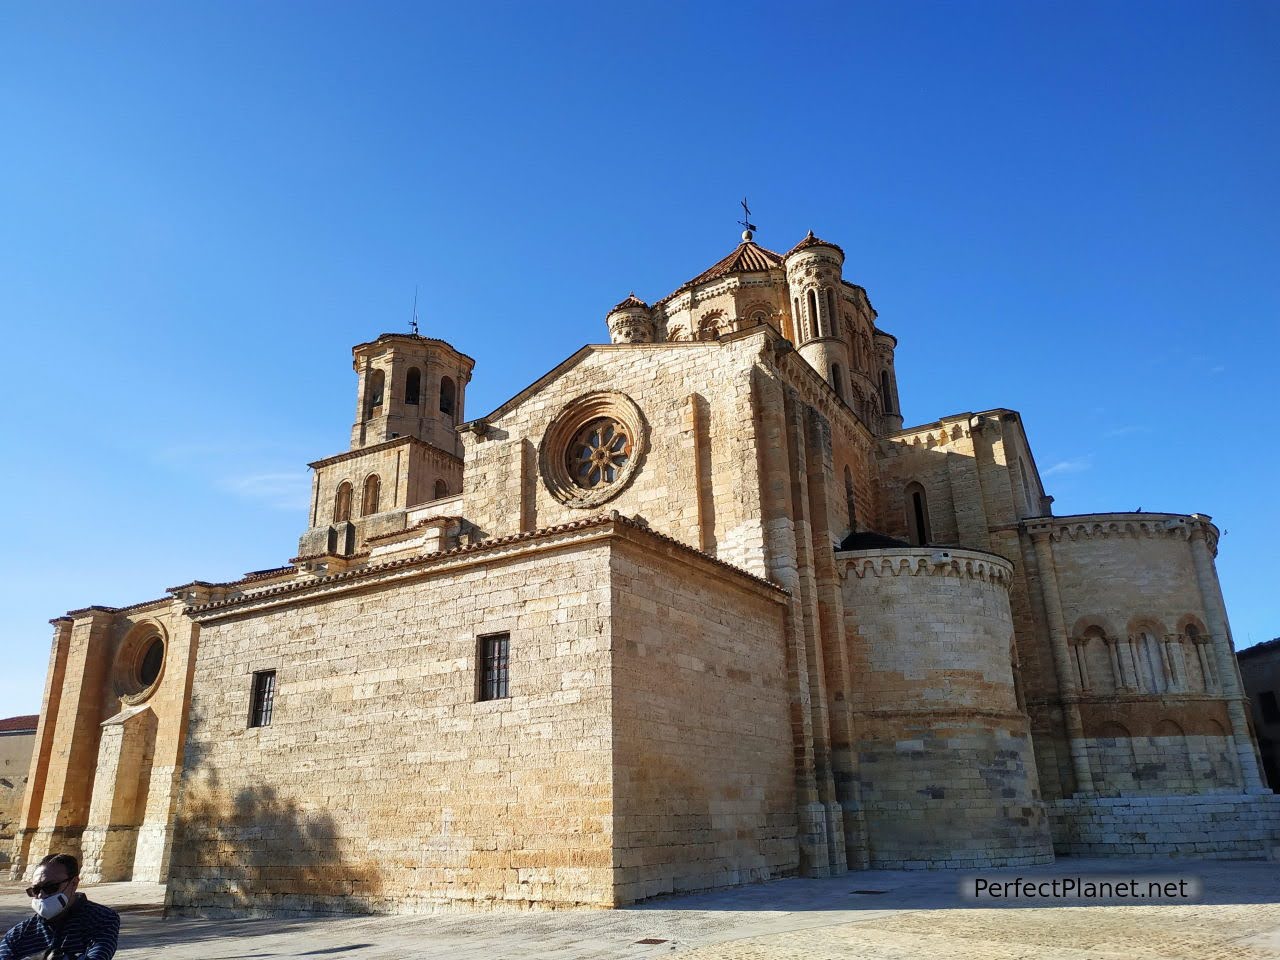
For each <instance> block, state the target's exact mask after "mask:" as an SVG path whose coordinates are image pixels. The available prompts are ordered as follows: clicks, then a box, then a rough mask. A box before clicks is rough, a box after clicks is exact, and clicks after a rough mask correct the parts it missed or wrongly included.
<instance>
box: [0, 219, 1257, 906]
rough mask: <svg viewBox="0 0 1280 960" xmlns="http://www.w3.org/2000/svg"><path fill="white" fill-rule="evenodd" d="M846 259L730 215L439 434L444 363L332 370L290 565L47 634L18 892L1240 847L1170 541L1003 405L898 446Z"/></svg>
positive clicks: (605, 879) (1251, 770)
mask: <svg viewBox="0 0 1280 960" xmlns="http://www.w3.org/2000/svg"><path fill="white" fill-rule="evenodd" d="M844 269H845V258H844V253H843V251H841V249H840V248H839V247H837V246H836V245H834V244H831V243H827V242H825V241H823V240H820V239H818V238H816V237H814V236H813V235H812V234H810V235H809V236H808V237H806V238H804V239H803V240H802V241H801V242H800V243H799V244H797V245H796V246H795V247H794V248H793V249H792V250H790V251H789V252H787V253H786V254H780V253H775V252H773V251H770V250H767V249H765V248H763V247H760V246H759V245H757V244H755V243H754V241H753V240H752V238H751V237H750V235H746V236H744V239H743V242H742V243H741V244H739V245H738V247H737V248H735V249H734V250H733V251H731V252H730V254H729V255H728V256H726V257H725V258H723V259H722V260H721V261H719V262H718V263H716V264H714V265H713V266H712V267H711V268H709V269H708V270H706V271H704V272H703V273H701V274H699V275H698V276H697V277H695V278H694V279H693V280H691V281H689V282H688V283H686V284H684V285H682V286H681V287H679V288H678V289H677V290H676V291H674V292H673V293H672V294H670V295H669V296H667V297H664V298H662V299H660V300H658V301H657V302H656V303H654V304H653V305H652V306H650V305H649V304H648V303H646V302H645V301H643V300H641V299H640V298H638V297H636V296H635V295H634V294H633V295H631V296H629V297H628V298H627V299H625V300H624V301H622V302H621V303H619V304H618V305H617V306H615V307H614V308H613V309H612V310H610V311H609V312H608V313H607V315H606V325H607V327H608V330H609V332H610V338H611V341H612V342H610V343H607V344H598V345H590V346H586V347H583V348H582V349H580V350H578V351H577V352H576V353H574V354H573V355H571V356H570V357H568V358H567V359H566V360H565V361H563V362H562V363H561V364H559V365H558V366H557V367H556V368H555V369H553V370H551V371H549V372H548V373H547V374H546V375H544V376H543V377H541V378H540V379H538V380H537V381H535V382H534V383H532V384H530V385H529V386H527V387H525V388H524V389H522V390H520V391H519V392H518V393H516V394H515V396H513V397H512V399H510V400H509V401H507V402H506V403H504V404H502V405H501V406H500V407H498V408H497V409H496V410H494V411H492V412H490V413H489V414H487V415H485V416H484V417H480V418H476V419H471V420H466V419H465V418H464V400H465V396H464V395H465V388H466V385H467V383H468V382H469V381H470V378H471V372H472V366H473V361H472V360H471V359H470V358H469V357H466V356H464V355H463V354H461V353H459V352H458V351H456V350H455V349H454V348H453V347H451V346H450V345H449V344H447V343H445V342H444V341H442V340H436V339H431V338H427V337H420V336H418V335H416V334H384V335H382V336H380V337H378V338H377V339H375V340H373V341H370V342H368V343H363V344H360V345H359V346H357V347H356V348H354V351H353V359H354V366H355V370H356V372H357V375H358V376H357V391H356V392H357V403H356V411H357V414H356V422H355V424H354V425H353V428H352V435H351V436H352V440H351V447H350V449H348V450H347V451H344V452H341V453H338V454H336V455H334V456H330V457H327V458H325V459H322V460H318V461H316V462H314V463H313V464H311V466H312V468H313V470H314V478H315V479H314V484H313V495H312V501H311V507H310V514H309V519H308V527H307V529H306V530H305V531H304V532H303V534H302V536H301V538H300V542H299V548H298V555H297V556H296V557H295V558H294V559H293V560H291V561H290V562H289V563H288V564H287V565H284V566H281V567H279V568H275V569H272V570H264V571H257V572H255V573H252V574H249V575H246V576H245V577H244V578H242V579H240V580H237V581H234V582H229V583H206V582H200V581H197V582H194V583H189V584H184V585H180V586H177V587H172V588H169V590H168V591H167V592H166V596H165V597H164V598H162V599H159V600H155V601H150V602H147V603H143V604H139V605H136V606H133V607H128V608H123V609H112V608H104V607H90V608H85V609H82V610H76V611H73V612H71V613H69V614H67V615H66V616H65V617H61V618H58V619H57V620H55V621H54V627H55V638H54V646H53V651H52V658H51V662H50V670H49V680H48V685H47V688H46V695H45V704H44V710H43V713H42V719H41V723H40V727H39V730H38V732H37V735H36V743H35V749H34V753H33V759H32V764H31V789H30V790H29V791H28V795H27V798H26V800H25V801H24V805H23V809H22V811H21V814H20V817H19V822H18V831H17V835H16V837H15V839H14V842H13V858H14V861H15V864H14V868H13V869H14V872H15V874H20V873H23V872H27V871H29V870H30V868H31V864H32V863H33V862H35V860H36V859H38V857H39V856H40V855H42V854H43V853H45V852H47V851H49V850H52V849H55V848H56V849H66V850H69V851H70V852H73V853H79V854H81V855H82V856H83V858H84V860H85V865H86V866H85V869H86V874H87V875H88V876H89V877H91V878H96V879H130V878H133V879H157V880H158V879H164V880H167V881H168V883H169V902H170V905H171V907H173V908H174V909H177V910H183V911H204V912H210V911H212V912H245V911H265V912H282V911H283V912H307V911H379V912H397V911H399V912H406V911H415V910H425V909H431V908H434V907H436V906H438V905H442V904H450V903H471V904H484V903H495V902H501V903H514V904H522V905H530V904H540V905H573V904H582V905H591V906H615V905H619V904H625V903H631V902H634V901H636V900H641V899H644V898H647V897H651V896H654V895H657V894H662V893H671V892H679V891H688V890H699V889H707V888H713V887H719V886H725V885H730V884H736V883H744V882H749V881H752V880H758V879H765V878H770V877H777V876H785V875H788V874H795V873H800V874H803V875H808V876H824V875H829V874H834V873H840V872H843V871H845V870H849V869H858V868H861V867H866V866H877V867H906V868H915V867H961V868H977V867H983V866H993V865H1021V864H1033V863H1043V862H1046V861H1049V860H1051V859H1052V857H1053V855H1054V852H1055V850H1056V851H1057V852H1059V853H1071V852H1091V853H1107V852H1115V853H1120V852H1126V853H1131V852H1133V851H1134V850H1136V849H1138V848H1139V845H1141V852H1172V853H1187V854H1193V853H1194V854H1196V855H1201V854H1205V853H1210V854H1214V855H1223V856H1227V855H1230V856H1263V855H1266V854H1267V853H1268V852H1269V850H1270V848H1271V846H1273V845H1274V844H1275V842H1276V841H1277V829H1278V828H1277V824H1276V819H1275V817H1274V816H1273V815H1272V811H1271V808H1270V807H1268V806H1266V802H1267V801H1266V800H1265V796H1264V795H1266V796H1269V794H1267V792H1266V788H1265V787H1264V785H1263V782H1262V779H1261V777H1260V774H1259V770H1258V763H1257V756H1256V748H1255V746H1254V741H1253V738H1252V735H1251V733H1250V730H1249V725H1248V720H1247V717H1246V713H1245V707H1246V702H1245V700H1244V696H1243V691H1242V689H1241V685H1240V679H1239V675H1238V673H1237V672H1236V669H1235V662H1234V658H1233V656H1232V646H1231V636H1230V627H1229V625H1228V622H1227V618H1226V612H1225V610H1224V608H1223V605H1222V599H1221V594H1220V592H1219V590H1218V582H1217V576H1216V573H1215V571H1214V568H1213V557H1214V554H1215V553H1216V549H1217V530H1216V529H1215V528H1214V527H1213V525H1212V524H1211V523H1210V522H1209V518H1208V517H1204V516H1201V515H1197V514H1192V515H1172V514H1097V515H1090V516H1077V517H1054V516H1052V514H1051V504H1052V497H1050V496H1048V495H1047V494H1046V492H1045V490H1044V488H1043V486H1042V484H1041V481H1040V477H1039V475H1038V473H1037V471H1036V466H1035V460H1034V458H1033V456H1032V454H1031V450H1030V445H1029V442H1028V439H1027V435H1026V432H1025V430H1024V427H1023V424H1022V422H1021V419H1020V418H1019V416H1018V414H1017V413H1015V412H1014V411H1012V410H1005V409H997V410H988V411H983V412H978V413H961V414H956V415H953V416H948V417H944V418H942V419H940V420H937V421H934V422H932V423H927V424H924V425H922V426H918V427H912V428H909V429H903V425H902V414H901V408H900V406H899V397H898V387H897V381H896V372H895V369H896V368H895V355H896V348H897V343H898V342H897V339H896V338H895V337H893V336H892V335H891V334H889V333H886V332H885V331H884V330H882V329H880V328H879V327H878V326H877V315H876V312H875V310H874V309H873V308H872V306H871V303H870V300H869V299H868V298H867V294H866V291H865V290H864V289H863V288H862V287H860V286H857V285H856V284H853V283H851V282H849V281H847V280H845V279H844ZM1157 821H1158V823H1157ZM1198 824H1211V825H1212V828H1211V829H1207V830H1205V831H1204V836H1200V835H1198V834H1196V830H1197V829H1198V827H1197V825H1198Z"/></svg>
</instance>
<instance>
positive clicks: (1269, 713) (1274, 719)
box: [1258, 690, 1280, 723]
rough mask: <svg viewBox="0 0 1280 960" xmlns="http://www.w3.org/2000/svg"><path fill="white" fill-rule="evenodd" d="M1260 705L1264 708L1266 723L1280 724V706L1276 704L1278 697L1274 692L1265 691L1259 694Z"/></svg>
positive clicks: (1263, 713)
mask: <svg viewBox="0 0 1280 960" xmlns="http://www.w3.org/2000/svg"><path fill="white" fill-rule="evenodd" d="M1258 705H1259V706H1260V707H1262V719H1263V721H1264V722H1266V723H1280V704H1278V703H1276V695H1275V692H1274V691H1272V690H1263V691H1262V692H1261V693H1260V694H1258Z"/></svg>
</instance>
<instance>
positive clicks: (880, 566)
mask: <svg viewBox="0 0 1280 960" xmlns="http://www.w3.org/2000/svg"><path fill="white" fill-rule="evenodd" d="M836 563H837V565H839V566H841V567H842V568H843V570H844V572H845V574H846V576H848V575H853V576H855V577H857V578H858V579H860V580H861V579H863V578H865V577H868V576H874V577H903V576H907V577H921V576H925V577H959V578H961V579H965V580H983V581H986V582H988V583H995V584H999V585H1000V586H1002V587H1005V588H1006V589H1007V588H1008V586H1009V583H1010V581H1011V580H1012V577H1013V564H1012V563H1010V562H1009V561H1008V560H1006V559H1004V557H1000V556H997V555H996V554H994V553H986V552H984V551H982V550H962V549H958V548H954V547H880V548H876V549H872V550H848V551H837V552H836Z"/></svg>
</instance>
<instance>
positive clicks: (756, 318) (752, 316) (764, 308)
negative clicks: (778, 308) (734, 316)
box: [739, 300, 786, 336]
mask: <svg viewBox="0 0 1280 960" xmlns="http://www.w3.org/2000/svg"><path fill="white" fill-rule="evenodd" d="M739 316H741V317H744V318H745V319H746V321H747V323H748V324H750V325H751V326H753V327H758V326H759V325H760V324H762V323H769V322H770V321H771V320H772V319H773V317H774V312H773V304H771V303H769V302H768V301H767V300H753V301H751V303H749V304H747V305H746V306H745V307H743V308H742V311H741V313H740V314H739ZM783 335H784V336H785V335H786V334H785V333H784V334H783Z"/></svg>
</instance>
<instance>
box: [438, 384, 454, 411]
mask: <svg viewBox="0 0 1280 960" xmlns="http://www.w3.org/2000/svg"><path fill="white" fill-rule="evenodd" d="M454 392H455V391H454V386H453V379H452V378H451V377H441V378H440V412H441V413H447V414H449V416H453V404H454V399H455V397H454Z"/></svg>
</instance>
